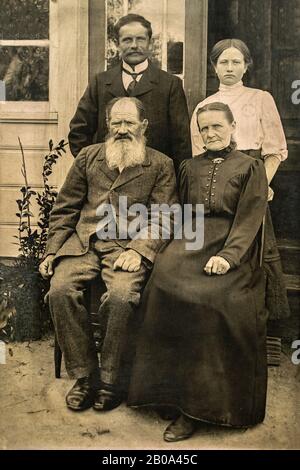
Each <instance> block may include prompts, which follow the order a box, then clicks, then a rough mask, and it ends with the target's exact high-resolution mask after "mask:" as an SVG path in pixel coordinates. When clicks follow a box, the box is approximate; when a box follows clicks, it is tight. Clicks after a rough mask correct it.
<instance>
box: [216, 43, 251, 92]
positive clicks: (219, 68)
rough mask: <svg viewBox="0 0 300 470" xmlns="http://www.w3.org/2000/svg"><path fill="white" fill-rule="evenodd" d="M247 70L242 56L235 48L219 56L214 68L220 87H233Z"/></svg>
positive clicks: (226, 50)
mask: <svg viewBox="0 0 300 470" xmlns="http://www.w3.org/2000/svg"><path fill="white" fill-rule="evenodd" d="M246 70H247V65H246V64H245V59H244V56H243V54H242V53H241V52H240V51H239V50H238V49H236V48H235V47H229V48H228V49H225V51H223V52H222V54H221V55H220V56H219V58H218V61H217V65H216V66H215V71H216V74H217V75H218V77H219V80H220V83H221V84H222V85H235V84H236V83H238V82H239V81H240V80H241V79H242V78H243V75H244V73H245V72H246Z"/></svg>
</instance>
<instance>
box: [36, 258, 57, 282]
mask: <svg viewBox="0 0 300 470" xmlns="http://www.w3.org/2000/svg"><path fill="white" fill-rule="evenodd" d="M53 259H54V255H48V256H47V257H46V258H45V259H44V261H42V262H41V264H40V266H39V272H40V274H41V275H42V277H43V278H44V279H49V278H50V277H51V276H52V275H53V267H52V266H53Z"/></svg>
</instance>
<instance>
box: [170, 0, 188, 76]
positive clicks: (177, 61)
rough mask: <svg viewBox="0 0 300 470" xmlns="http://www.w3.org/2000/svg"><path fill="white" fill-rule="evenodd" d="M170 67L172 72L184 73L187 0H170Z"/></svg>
mask: <svg viewBox="0 0 300 470" xmlns="http://www.w3.org/2000/svg"><path fill="white" fill-rule="evenodd" d="M167 12H168V13H167V31H168V67H167V70H168V72H170V73H174V74H182V73H183V49H184V37H185V1H184V0H171V1H168V8H167Z"/></svg>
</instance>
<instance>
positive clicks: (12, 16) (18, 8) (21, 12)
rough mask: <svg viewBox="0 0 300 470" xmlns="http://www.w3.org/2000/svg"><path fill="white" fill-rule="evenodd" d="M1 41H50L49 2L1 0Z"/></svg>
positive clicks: (38, 0)
mask: <svg viewBox="0 0 300 470" xmlns="http://www.w3.org/2000/svg"><path fill="white" fill-rule="evenodd" d="M0 36H1V37H0V39H4V40H5V39H15V40H18V39H48V38H49V0H1V14H0Z"/></svg>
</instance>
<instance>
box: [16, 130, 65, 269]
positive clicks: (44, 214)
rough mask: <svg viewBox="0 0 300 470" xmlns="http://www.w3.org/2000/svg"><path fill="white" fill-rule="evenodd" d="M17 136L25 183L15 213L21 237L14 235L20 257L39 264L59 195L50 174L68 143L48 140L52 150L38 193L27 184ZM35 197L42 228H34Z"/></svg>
mask: <svg viewBox="0 0 300 470" xmlns="http://www.w3.org/2000/svg"><path fill="white" fill-rule="evenodd" d="M18 139H19V145H20V149H21V155H22V167H21V172H22V175H23V176H24V180H25V185H24V186H22V188H21V189H20V191H21V194H22V198H21V199H17V204H18V209H19V212H17V213H16V216H17V217H18V218H19V228H18V232H19V233H18V236H17V235H15V238H17V239H18V243H17V244H18V245H19V251H20V252H21V256H23V257H25V258H30V259H32V260H36V262H37V263H39V262H40V260H41V259H42V258H43V256H44V253H45V249H46V243H47V234H48V228H49V217H50V212H51V210H52V208H53V205H54V203H55V200H56V196H57V191H56V190H55V189H54V187H53V186H49V176H50V175H51V174H52V170H53V165H55V164H56V162H57V160H58V159H59V157H61V155H62V152H64V153H66V150H65V146H66V145H67V143H66V142H65V141H64V140H61V141H60V142H59V143H58V144H57V145H56V146H54V145H53V141H52V140H50V141H49V153H48V154H47V155H46V156H45V157H44V164H43V172H42V178H43V191H42V192H36V191H33V190H32V188H31V186H29V184H28V178H27V170H26V163H25V156H24V151H23V146H22V143H21V141H20V138H18ZM33 196H36V198H35V199H36V201H37V203H38V206H39V213H38V222H37V225H38V227H39V229H35V230H33V229H32V217H34V214H33V213H32V211H31V201H32V197H33Z"/></svg>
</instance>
